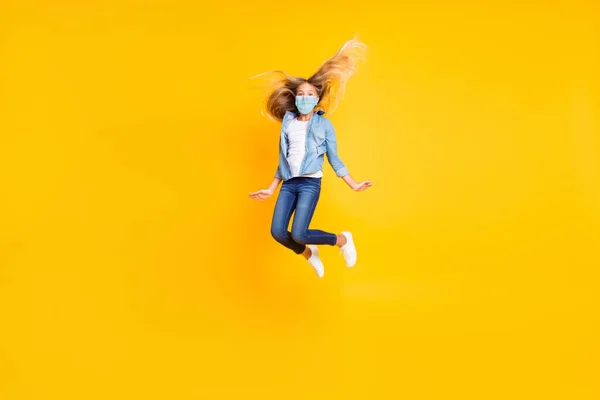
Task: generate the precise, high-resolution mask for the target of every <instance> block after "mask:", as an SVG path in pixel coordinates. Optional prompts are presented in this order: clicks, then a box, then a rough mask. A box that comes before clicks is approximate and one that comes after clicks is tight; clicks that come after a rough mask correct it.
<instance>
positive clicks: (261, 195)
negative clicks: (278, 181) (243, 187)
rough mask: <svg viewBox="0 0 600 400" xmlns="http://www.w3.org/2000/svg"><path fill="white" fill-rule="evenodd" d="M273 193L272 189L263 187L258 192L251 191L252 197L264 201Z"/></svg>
mask: <svg viewBox="0 0 600 400" xmlns="http://www.w3.org/2000/svg"><path fill="white" fill-rule="evenodd" d="M272 194H273V191H272V190H270V189H261V190H258V191H256V192H253V193H250V198H252V199H254V200H258V201H263V200H265V199H268V198H269V197H271V195H272Z"/></svg>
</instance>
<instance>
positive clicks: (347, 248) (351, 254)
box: [340, 231, 356, 267]
mask: <svg viewBox="0 0 600 400" xmlns="http://www.w3.org/2000/svg"><path fill="white" fill-rule="evenodd" d="M342 235H344V236H346V239H347V240H348V241H347V242H346V244H345V245H343V246H342V247H340V253H342V254H344V261H346V266H347V267H354V264H356V246H354V240H353V239H352V234H351V233H350V232H347V231H344V232H342Z"/></svg>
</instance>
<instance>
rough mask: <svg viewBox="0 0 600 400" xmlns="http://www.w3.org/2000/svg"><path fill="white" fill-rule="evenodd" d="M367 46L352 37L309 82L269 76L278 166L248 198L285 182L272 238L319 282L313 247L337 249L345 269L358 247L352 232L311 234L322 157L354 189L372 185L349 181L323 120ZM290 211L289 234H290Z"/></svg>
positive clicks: (269, 105)
mask: <svg viewBox="0 0 600 400" xmlns="http://www.w3.org/2000/svg"><path fill="white" fill-rule="evenodd" d="M366 47H367V46H366V45H365V44H364V43H361V42H359V41H358V40H357V39H356V35H355V37H354V38H353V39H351V40H349V41H347V42H346V43H345V44H344V45H343V46H342V47H341V49H340V50H338V52H337V53H336V54H335V55H334V56H333V57H332V58H330V59H329V60H327V61H325V62H324V63H323V64H321V66H320V67H319V69H318V70H317V72H315V73H314V74H313V75H312V76H311V77H310V78H308V79H304V78H300V77H295V76H290V75H288V74H286V73H285V72H283V71H280V70H275V71H269V72H276V73H279V74H281V75H283V77H282V78H281V79H280V80H279V81H276V82H275V83H274V84H275V85H276V88H275V89H274V90H273V91H272V92H271V94H270V96H269V98H268V100H267V115H268V116H269V117H270V118H271V119H275V120H277V121H280V122H281V123H282V125H281V131H280V143H279V165H278V167H277V171H276V173H275V178H274V179H273V181H272V182H271V184H270V185H269V187H268V188H267V189H262V190H258V191H256V192H253V193H250V197H251V198H252V199H255V200H258V201H262V200H265V199H267V198H269V197H270V196H271V195H272V194H273V192H274V191H275V189H276V188H277V186H279V183H280V182H282V181H283V184H282V185H281V190H280V191H279V196H278V198H277V202H276V204H275V210H274V213H273V220H272V223H271V235H272V236H273V238H274V239H275V240H276V241H277V242H279V243H281V244H282V245H284V246H285V247H287V248H289V249H290V250H292V251H293V252H294V253H296V254H301V255H303V256H304V257H305V258H306V259H307V260H308V263H309V264H310V265H311V266H312V267H313V268H314V270H315V271H316V273H317V276H318V277H319V278H321V277H323V275H324V268H323V263H322V262H321V259H320V258H319V252H318V250H317V247H316V246H314V245H318V244H321V245H324V244H327V245H330V246H338V247H339V248H340V249H341V250H340V253H342V254H343V255H344V260H345V263H346V265H347V266H348V267H352V266H354V264H355V263H356V247H355V245H354V240H353V237H352V234H351V233H350V232H348V231H343V232H341V233H339V234H334V233H330V232H326V231H322V230H318V229H309V225H310V221H311V219H312V217H313V214H314V212H315V208H316V206H317V202H318V201H319V196H320V193H321V178H322V176H323V171H322V166H323V156H324V155H325V154H327V160H328V162H329V164H330V165H331V167H332V168H333V170H334V171H335V173H336V175H337V176H338V177H340V178H342V179H343V180H344V181H345V182H346V183H347V184H348V186H350V188H352V189H353V190H355V191H357V192H360V191H363V190H365V189H367V188H369V187H371V185H372V182H371V181H362V182H360V183H357V182H355V181H354V179H352V177H351V176H350V174H349V172H348V169H347V168H346V166H345V164H344V163H343V162H342V160H341V159H340V157H339V155H338V152H337V141H336V135H335V130H334V128H333V125H332V124H331V122H330V121H329V120H328V119H327V118H325V117H324V116H323V114H325V112H326V111H328V112H330V113H332V112H333V111H334V110H335V109H336V108H337V105H338V104H339V101H340V100H341V98H342V97H343V94H344V89H345V85H346V81H347V80H348V78H349V77H350V76H351V75H352V74H354V73H355V72H356V70H357V61H358V59H360V58H361V57H362V51H363V50H365V49H366ZM266 73H268V72H266ZM259 75H263V74H259ZM259 75H256V76H259ZM294 211H295V214H294V221H293V223H292V229H291V231H288V225H289V222H290V219H291V216H292V213H293V212H294Z"/></svg>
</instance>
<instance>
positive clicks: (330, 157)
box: [325, 123, 350, 178]
mask: <svg viewBox="0 0 600 400" xmlns="http://www.w3.org/2000/svg"><path fill="white" fill-rule="evenodd" d="M325 144H326V146H327V161H329V164H330V165H331V168H333V170H334V171H335V174H336V175H337V176H338V177H339V178H341V177H343V176H346V175H348V174H349V173H350V172H349V171H348V168H346V165H344V163H343V162H342V160H341V159H340V156H339V155H338V150H337V139H336V137H335V129H334V128H333V125H332V124H331V123H330V124H329V127H328V128H327V130H326V131H325Z"/></svg>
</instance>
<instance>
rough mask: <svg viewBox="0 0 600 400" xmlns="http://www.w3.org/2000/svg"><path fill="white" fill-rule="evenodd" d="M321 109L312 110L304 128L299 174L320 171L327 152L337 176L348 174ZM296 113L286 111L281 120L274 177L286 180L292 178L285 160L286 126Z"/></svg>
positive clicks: (332, 131)
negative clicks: (302, 156) (302, 154)
mask: <svg viewBox="0 0 600 400" xmlns="http://www.w3.org/2000/svg"><path fill="white" fill-rule="evenodd" d="M323 114H325V111H323V110H317V111H315V112H314V114H313V115H312V117H311V118H310V120H309V121H308V127H307V130H306V154H305V155H304V159H303V160H302V164H300V172H299V174H300V175H304V174H310V173H313V172H317V171H320V170H321V169H322V168H323V159H324V157H323V156H324V155H325V153H327V161H329V164H330V165H331V168H333V170H334V171H335V174H336V175H337V176H338V177H342V176H345V175H348V174H349V172H348V169H347V168H346V166H345V165H344V163H343V162H342V160H341V159H340V157H339V156H338V153H337V141H336V138H335V130H334V129H333V125H332V124H331V122H330V121H329V120H328V119H327V118H325V117H323V116H322V115H323ZM297 116H298V114H296V113H295V112H293V111H287V112H286V113H285V115H284V116H283V121H282V122H281V132H280V140H279V165H278V166H277V172H276V173H275V177H276V178H279V179H282V180H284V181H287V180H288V179H291V178H292V171H291V169H290V166H289V164H288V162H287V151H288V138H287V128H288V126H289V125H290V123H291V122H292V121H293V119H294V118H296V117H297Z"/></svg>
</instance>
